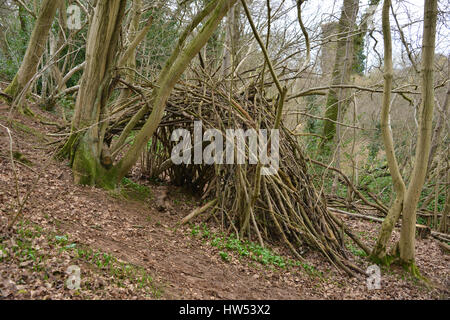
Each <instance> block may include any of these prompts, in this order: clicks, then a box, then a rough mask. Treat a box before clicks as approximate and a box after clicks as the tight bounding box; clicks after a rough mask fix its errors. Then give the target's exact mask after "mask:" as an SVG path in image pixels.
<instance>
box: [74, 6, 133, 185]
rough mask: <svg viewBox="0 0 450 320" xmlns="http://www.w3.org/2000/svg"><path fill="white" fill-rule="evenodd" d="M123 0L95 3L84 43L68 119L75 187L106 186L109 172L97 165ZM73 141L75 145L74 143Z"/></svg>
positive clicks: (111, 177)
mask: <svg viewBox="0 0 450 320" xmlns="http://www.w3.org/2000/svg"><path fill="white" fill-rule="evenodd" d="M125 7H126V0H101V1H97V5H96V7H95V11H94V16H93V19H92V22H91V25H90V27H89V34H88V38H87V44H86V67H85V71H84V73H83V77H82V79H81V83H80V90H79V92H78V97H77V101H76V104H75V114H74V117H73V120H72V136H71V138H70V139H69V145H68V146H69V148H72V150H70V151H71V153H72V157H71V158H72V160H73V164H72V169H73V173H74V181H75V183H79V184H89V185H93V184H97V185H100V186H104V187H108V186H109V185H110V181H109V180H110V179H113V176H114V174H113V172H107V169H106V168H104V167H103V166H102V164H101V153H102V149H103V139H104V128H105V126H106V125H107V121H106V115H107V112H108V111H107V110H106V108H107V106H106V104H107V100H108V97H109V91H110V84H111V78H112V75H111V72H112V68H113V67H114V66H115V61H114V60H115V57H116V53H117V50H118V40H119V35H120V32H121V24H122V20H123V16H124V13H125ZM74 142H75V143H74Z"/></svg>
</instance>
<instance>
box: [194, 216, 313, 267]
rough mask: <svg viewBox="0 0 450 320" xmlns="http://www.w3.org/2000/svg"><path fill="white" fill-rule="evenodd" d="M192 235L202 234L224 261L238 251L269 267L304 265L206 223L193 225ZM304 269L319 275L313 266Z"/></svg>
mask: <svg viewBox="0 0 450 320" xmlns="http://www.w3.org/2000/svg"><path fill="white" fill-rule="evenodd" d="M191 235H192V236H193V237H198V236H200V237H201V238H202V239H204V240H207V241H209V244H210V245H211V246H213V247H216V248H217V249H219V250H220V251H219V255H220V257H221V258H222V260H224V261H227V262H228V261H230V260H231V256H230V254H229V253H236V254H238V256H239V257H243V258H248V259H251V261H254V262H257V263H259V264H261V265H263V266H267V267H278V268H282V269H284V268H287V267H299V266H303V265H302V263H301V262H300V261H294V260H290V259H287V258H285V257H282V256H280V255H277V254H275V253H274V252H273V251H272V250H270V249H268V248H263V247H261V246H260V245H259V244H257V243H254V242H251V241H248V240H245V241H244V240H241V239H238V238H237V237H236V235H235V234H231V235H229V236H226V235H224V234H222V233H220V234H219V233H213V232H211V231H210V230H209V229H208V228H207V226H206V224H202V225H198V224H197V225H192V229H191ZM303 269H304V270H305V271H307V273H308V274H311V275H319V274H320V272H319V271H317V270H316V269H315V268H314V267H313V266H309V265H306V267H305V266H303Z"/></svg>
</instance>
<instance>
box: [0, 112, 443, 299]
mask: <svg viewBox="0 0 450 320" xmlns="http://www.w3.org/2000/svg"><path fill="white" fill-rule="evenodd" d="M2 115H3V116H4V115H5V113H4V112H2V111H0V116H2ZM17 120H19V121H20V122H21V123H24V124H25V125H27V126H29V127H32V128H33V129H34V130H36V131H40V132H46V131H49V130H51V128H49V127H45V126H43V125H40V124H36V123H34V122H33V121H31V120H30V119H28V118H23V117H19V119H17ZM0 123H2V124H5V125H6V122H5V121H4V120H3V119H2V118H0ZM12 129H13V135H14V142H15V145H14V150H18V151H20V152H21V153H22V155H23V157H25V158H26V159H27V160H29V161H30V162H31V163H32V166H31V165H30V166H28V167H29V168H27V167H26V166H23V165H19V170H20V174H19V189H20V192H21V194H24V193H26V190H27V189H28V188H29V187H30V186H31V185H33V184H34V181H35V177H36V175H37V173H38V172H39V171H40V170H43V169H42V168H43V163H44V162H45V161H46V159H47V158H48V151H47V150H46V149H42V142H44V141H45V139H46V138H45V136H43V137H40V136H38V137H36V135H35V134H33V133H30V132H27V130H26V129H24V128H19V127H18V126H17V125H16V126H14V128H12ZM7 146H8V139H7V136H6V135H5V132H1V133H0V152H1V153H0V217H2V218H3V220H2V221H6V215H7V213H9V212H10V208H11V207H12V206H13V204H14V202H15V191H14V189H15V187H14V185H15V183H14V178H13V173H12V170H11V166H10V163H9V159H8V156H7V152H6V151H7ZM71 179H72V178H71V171H70V169H69V168H68V167H67V166H65V165H64V164H63V163H58V162H56V161H52V162H51V164H50V165H49V167H48V168H47V169H46V170H45V172H44V174H43V176H42V178H41V179H40V181H39V182H38V184H37V185H36V186H35V187H36V188H35V191H34V192H33V193H32V194H31V196H30V199H29V201H28V203H27V206H26V208H25V210H24V216H25V218H26V219H28V220H30V221H32V222H33V223H35V224H39V225H40V226H42V227H43V228H44V229H45V228H47V229H49V230H50V229H51V230H56V231H57V232H58V233H61V234H62V233H63V234H67V235H68V238H69V239H70V240H71V241H72V242H75V243H78V244H85V245H88V246H89V247H91V248H95V249H98V250H101V251H102V252H107V253H110V254H112V255H114V256H115V257H117V258H119V259H120V260H123V261H126V262H128V263H132V264H134V265H138V266H141V267H142V268H144V269H145V270H147V271H148V272H149V273H150V274H152V275H153V277H154V279H155V281H156V283H157V285H158V286H160V287H161V289H162V298H163V299H427V298H448V297H449V295H448V286H449V257H448V255H444V254H443V253H442V252H441V251H440V250H439V248H438V246H437V245H436V243H435V242H434V241H433V240H420V241H418V244H417V246H418V257H417V260H418V265H419V268H421V270H422V271H423V272H424V274H425V275H427V276H428V277H430V278H431V280H432V282H433V283H434V285H435V286H434V288H432V289H427V288H426V287H424V286H423V285H421V284H416V283H414V282H413V281H411V280H410V279H408V278H407V277H405V276H404V274H403V273H402V272H401V271H398V270H395V269H394V270H383V278H382V289H381V290H376V291H368V290H367V288H366V279H365V277H360V278H348V277H347V276H345V275H341V274H338V272H337V270H335V269H334V268H332V267H331V266H330V265H329V264H328V262H327V261H325V260H324V259H323V258H322V257H321V256H319V255H318V254H316V253H314V252H310V253H308V254H307V255H306V259H307V260H308V261H309V262H310V265H311V266H314V267H315V269H316V270H318V272H317V273H316V274H312V275H311V274H310V273H307V272H305V270H304V268H301V267H290V268H288V269H281V268H276V267H267V266H264V265H261V264H258V263H254V262H252V261H251V260H250V259H245V258H243V259H239V257H237V256H233V255H232V258H231V261H228V262H227V261H223V259H221V257H220V255H219V254H218V253H219V252H218V251H219V250H218V249H217V248H215V247H213V246H211V245H210V244H209V243H208V242H207V241H203V240H202V239H200V238H198V237H193V236H192V235H191V227H189V226H183V227H180V226H178V223H179V221H180V219H181V218H182V217H184V216H185V215H187V214H188V213H189V212H190V210H192V208H193V207H194V206H195V203H194V199H193V198H192V197H191V196H187V195H186V194H183V192H182V190H180V189H178V188H174V187H168V186H162V185H161V186H151V188H150V194H151V196H150V197H149V198H148V199H146V200H145V201H132V200H125V199H124V198H123V197H122V196H119V195H118V194H117V192H116V193H113V192H107V191H104V190H99V189H95V188H90V187H82V186H76V185H73V184H72V180H71ZM166 193H167V194H168V195H169V196H168V200H167V201H168V203H170V205H169V207H168V208H167V210H165V211H160V210H158V208H157V207H158V206H157V205H156V204H157V202H158V201H159V200H158V198H159V197H160V196H161V195H162V194H166ZM198 221H201V219H200V220H198ZM347 221H348V224H349V225H350V226H351V227H352V228H353V229H354V230H356V231H358V232H360V234H361V236H363V240H364V241H366V242H367V243H369V244H371V243H372V242H373V237H374V235H376V232H377V230H378V227H379V226H378V225H376V224H372V223H370V222H363V221H359V220H348V219H347ZM210 228H211V229H212V230H218V227H217V226H216V225H214V224H211V225H210ZM274 250H275V251H277V252H280V254H287V253H286V251H285V250H284V249H283V248H278V247H275V248H274ZM356 262H357V263H358V264H359V265H360V266H361V267H362V268H366V267H367V266H368V263H367V261H365V260H364V259H360V260H358V261H356ZM5 272H6V271H5ZM49 290H50V289H49ZM105 290H107V289H105ZM50 291H51V290H50ZM50 297H51V295H50Z"/></svg>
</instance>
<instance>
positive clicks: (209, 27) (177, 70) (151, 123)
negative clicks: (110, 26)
mask: <svg viewBox="0 0 450 320" xmlns="http://www.w3.org/2000/svg"><path fill="white" fill-rule="evenodd" d="M236 1H237V0H219V1H218V4H217V6H216V8H215V10H214V12H213V13H212V14H211V17H210V18H209V19H208V21H207V22H206V23H205V25H204V26H203V28H202V29H201V30H200V31H199V33H198V34H197V35H196V36H195V37H194V38H193V39H192V41H191V42H190V43H189V45H188V46H187V47H186V48H185V49H184V50H183V51H182V52H180V53H179V55H177V58H176V59H175V60H174V62H173V64H172V65H171V67H170V69H169V70H168V72H167V73H163V74H161V75H160V77H159V79H158V82H157V84H156V89H155V90H156V92H155V94H154V99H153V110H152V113H151V114H150V116H149V118H148V119H147V121H146V123H145V124H144V126H143V128H142V129H141V130H140V131H139V133H138V134H137V135H136V137H135V139H134V141H133V145H132V146H131V147H130V149H129V150H128V151H127V153H126V154H125V156H124V157H123V159H122V160H121V161H120V162H119V164H118V178H119V180H120V179H122V178H123V177H124V176H125V175H126V174H127V173H128V172H129V171H130V170H131V168H132V167H133V165H134V164H135V163H136V161H137V160H138V158H139V155H140V152H141V150H142V148H143V147H144V145H145V144H146V143H147V142H148V141H149V140H150V138H151V137H152V136H153V133H154V132H155V130H156V128H157V127H158V125H159V123H160V121H161V118H162V116H163V114H164V109H165V107H166V102H167V99H168V97H169V95H170V93H171V91H172V89H173V88H174V86H175V84H176V82H177V81H178V80H179V78H180V77H181V75H182V74H183V72H184V70H185V69H186V68H187V66H188V65H189V63H190V61H191V60H192V59H193V58H194V57H196V56H197V55H198V53H199V52H200V50H201V49H202V48H203V46H204V45H205V44H206V42H207V41H208V39H209V38H210V37H211V35H212V34H213V32H214V31H215V30H216V28H217V26H218V25H219V23H220V21H221V20H222V18H223V17H224V16H225V14H226V13H227V12H228V11H229V10H230V9H231V8H232V7H233V5H234V4H235V3H236ZM163 72H164V70H163Z"/></svg>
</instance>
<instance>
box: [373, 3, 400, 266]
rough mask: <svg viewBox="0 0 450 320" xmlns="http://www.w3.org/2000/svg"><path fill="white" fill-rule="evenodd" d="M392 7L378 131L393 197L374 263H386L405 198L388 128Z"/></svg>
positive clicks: (385, 6) (386, 21)
mask: <svg viewBox="0 0 450 320" xmlns="http://www.w3.org/2000/svg"><path fill="white" fill-rule="evenodd" d="M390 6H391V1H390V0H385V1H384V3H383V14H382V25H383V39H384V91H383V106H382V110H381V132H382V137H383V143H384V147H385V150H386V159H387V163H388V166H389V171H390V173H391V176H392V181H393V184H394V190H395V192H396V198H395V201H394V203H393V205H392V206H391V208H390V209H389V212H388V214H387V216H386V219H384V221H383V224H382V225H381V230H380V234H379V236H378V240H377V243H376V245H375V247H374V249H373V251H372V254H371V258H372V260H374V261H375V262H377V263H383V264H387V263H389V261H388V259H387V256H386V247H387V244H388V241H389V239H390V238H391V234H392V230H393V229H394V226H395V224H396V223H397V220H398V218H399V217H400V214H401V212H402V208H403V199H404V196H405V189H406V187H405V183H404V181H403V178H402V176H401V174H400V170H399V167H398V163H397V158H396V156H395V148H394V140H393V138H392V131H391V126H390V107H391V91H392V77H393V73H394V70H393V66H392V39H391V26H390V22H389V9H390Z"/></svg>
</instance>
